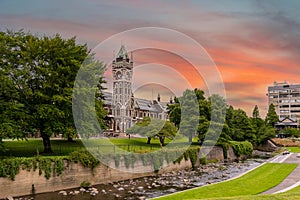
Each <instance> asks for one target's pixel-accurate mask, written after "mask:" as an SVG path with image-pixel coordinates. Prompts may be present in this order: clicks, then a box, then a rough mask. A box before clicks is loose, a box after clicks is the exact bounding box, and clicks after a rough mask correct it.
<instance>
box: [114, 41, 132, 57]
mask: <svg viewBox="0 0 300 200" xmlns="http://www.w3.org/2000/svg"><path fill="white" fill-rule="evenodd" d="M117 58H123V59H128V58H129V57H128V53H127V51H126V49H125V46H124V45H123V44H122V45H121V48H120V50H119V53H118V55H117Z"/></svg>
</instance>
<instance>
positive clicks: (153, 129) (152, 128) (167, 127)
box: [126, 117, 178, 146]
mask: <svg viewBox="0 0 300 200" xmlns="http://www.w3.org/2000/svg"><path fill="white" fill-rule="evenodd" d="M177 131H178V129H177V128H176V126H175V125H174V124H173V123H172V122H169V121H164V120H160V119H151V118H150V117H144V118H143V120H142V121H140V122H138V123H136V124H135V125H134V126H133V127H131V128H128V129H127V130H126V132H127V133H129V134H140V135H143V136H147V138H148V140H147V144H150V142H151V139H152V138H155V137H157V138H159V141H160V143H161V145H162V146H164V145H165V138H170V139H173V138H174V137H175V136H176V134H177Z"/></svg>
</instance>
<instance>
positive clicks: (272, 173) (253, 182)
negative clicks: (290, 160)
mask: <svg viewBox="0 0 300 200" xmlns="http://www.w3.org/2000/svg"><path fill="white" fill-rule="evenodd" d="M296 167H297V164H286V163H284V164H281V163H267V164H264V165H262V166H260V167H259V168H257V169H255V170H253V171H251V172H249V173H247V174H245V175H243V176H242V177H240V178H237V179H234V180H230V181H226V182H221V183H217V184H213V185H208V186H204V187H200V188H196V189H192V190H188V191H186V192H180V193H175V194H173V195H169V196H164V197H161V198H158V199H163V200H166V199H172V200H173V199H206V198H213V199H218V198H219V197H232V196H242V195H254V194H259V193H261V192H264V191H266V190H268V189H270V188H272V187H274V186H276V185H278V184H279V183H280V182H281V181H283V180H284V179H285V177H286V176H288V175H289V174H290V173H291V172H292V171H293V170H294V169H295V168H296ZM237 199H240V197H238V198H237Z"/></svg>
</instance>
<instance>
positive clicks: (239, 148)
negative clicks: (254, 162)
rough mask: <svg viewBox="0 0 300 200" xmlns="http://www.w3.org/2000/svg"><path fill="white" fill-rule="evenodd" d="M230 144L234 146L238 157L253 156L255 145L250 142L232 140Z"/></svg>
mask: <svg viewBox="0 0 300 200" xmlns="http://www.w3.org/2000/svg"><path fill="white" fill-rule="evenodd" d="M230 144H231V146H232V148H233V151H234V153H235V155H236V156H237V157H240V156H241V155H246V156H251V155H252V152H253V146H252V144H251V143H250V142H248V141H245V142H237V141H230Z"/></svg>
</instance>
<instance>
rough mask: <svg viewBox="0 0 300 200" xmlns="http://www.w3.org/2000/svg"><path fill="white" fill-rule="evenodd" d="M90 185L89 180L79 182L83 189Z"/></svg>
mask: <svg viewBox="0 0 300 200" xmlns="http://www.w3.org/2000/svg"><path fill="white" fill-rule="evenodd" d="M90 186H91V183H90V182H87V181H83V182H82V183H81V184H80V187H83V188H85V189H87V188H89V187H90Z"/></svg>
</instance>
